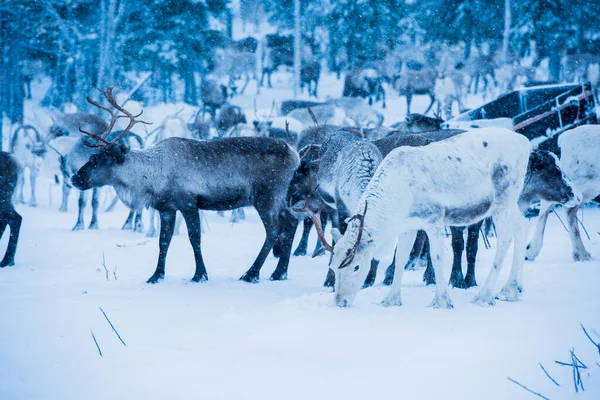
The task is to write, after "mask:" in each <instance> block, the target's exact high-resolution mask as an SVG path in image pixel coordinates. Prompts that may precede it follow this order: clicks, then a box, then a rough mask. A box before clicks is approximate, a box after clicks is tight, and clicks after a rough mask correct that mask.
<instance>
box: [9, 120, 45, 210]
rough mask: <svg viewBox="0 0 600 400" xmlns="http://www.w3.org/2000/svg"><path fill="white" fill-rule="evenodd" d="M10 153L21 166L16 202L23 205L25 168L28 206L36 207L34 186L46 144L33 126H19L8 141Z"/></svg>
mask: <svg viewBox="0 0 600 400" xmlns="http://www.w3.org/2000/svg"><path fill="white" fill-rule="evenodd" d="M10 152H11V153H12V154H13V156H14V157H15V158H16V159H17V160H19V163H20V164H21V165H22V166H23V169H21V174H19V180H18V184H17V189H16V192H17V201H18V202H19V203H25V198H24V196H23V187H24V185H25V176H24V173H23V172H24V169H25V168H26V169H28V170H29V186H30V190H31V197H30V198H29V205H30V206H32V207H36V206H37V200H36V197H35V185H36V181H37V177H38V175H39V172H40V166H41V164H42V161H43V159H44V157H45V155H46V152H47V148H46V143H45V141H44V139H43V138H42V136H41V135H40V133H39V132H38V130H37V129H36V128H35V127H34V126H33V125H23V124H19V125H18V127H17V129H16V130H15V132H14V133H13V135H12V137H11V140H10Z"/></svg>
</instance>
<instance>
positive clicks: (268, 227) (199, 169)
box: [72, 88, 299, 283]
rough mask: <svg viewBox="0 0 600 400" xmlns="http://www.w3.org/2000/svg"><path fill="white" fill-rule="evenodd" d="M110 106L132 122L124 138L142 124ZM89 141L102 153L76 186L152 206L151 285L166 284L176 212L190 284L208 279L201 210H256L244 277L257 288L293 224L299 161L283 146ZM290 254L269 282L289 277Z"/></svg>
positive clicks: (238, 141)
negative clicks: (260, 237) (156, 233)
mask: <svg viewBox="0 0 600 400" xmlns="http://www.w3.org/2000/svg"><path fill="white" fill-rule="evenodd" d="M111 92H112V90H111V88H109V89H108V90H107V91H106V92H105V95H106V96H107V99H108V98H110V96H111ZM90 100H91V99H88V101H90ZM111 105H113V106H114V107H115V108H116V109H117V110H119V111H120V112H122V113H123V114H125V115H127V117H129V118H130V123H129V125H128V128H127V129H125V133H126V132H127V131H128V130H129V129H131V127H132V126H133V125H135V124H136V123H138V122H142V121H138V120H136V119H135V118H136V117H137V116H133V115H131V114H130V113H129V112H127V111H126V110H124V109H123V108H122V107H119V105H118V104H116V103H114V102H111ZM90 136H91V137H92V138H93V139H94V140H96V143H94V144H92V145H94V146H99V147H102V149H101V150H100V153H98V154H96V155H94V156H93V157H92V158H91V159H90V161H89V162H88V163H87V164H85V165H84V166H83V167H82V168H81V169H80V170H79V171H78V172H77V173H76V174H75V175H74V176H73V178H72V182H73V185H74V186H75V187H77V188H79V189H80V190H87V189H90V188H92V187H100V186H104V185H111V186H113V187H114V188H115V190H116V192H117V194H118V196H119V198H121V200H122V201H123V202H124V203H125V204H127V205H129V206H130V207H145V206H150V207H152V208H155V209H157V210H158V211H159V213H160V220H161V227H160V240H159V257H158V265H157V267H156V271H155V272H154V274H153V275H152V276H151V277H150V279H148V283H156V282H159V281H160V280H162V279H163V278H164V274H165V261H166V256H167V251H168V249H169V245H170V242H171V238H172V236H173V230H174V227H175V226H174V225H175V213H176V212H177V211H181V213H182V214H183V216H184V218H185V220H186V225H187V228H188V235H189V239H190V243H191V245H192V247H193V250H194V256H195V259H196V271H195V273H194V276H193V278H192V281H194V282H202V281H206V280H207V279H208V275H207V273H206V268H205V266H204V261H203V259H202V252H201V249H200V231H201V229H200V219H199V215H198V209H203V210H217V211H218V210H231V209H235V208H239V207H244V206H254V207H255V208H256V210H257V211H258V214H259V216H260V218H261V220H262V221H263V224H264V227H265V233H266V238H265V242H264V244H263V246H262V248H261V250H260V253H259V254H258V256H257V258H256V260H255V262H254V264H253V265H252V267H250V269H249V270H248V271H247V272H246V273H245V274H244V275H243V276H242V277H241V279H242V280H244V281H247V282H252V283H255V282H258V279H259V273H260V269H261V267H262V265H263V263H264V261H265V259H266V257H267V255H268V254H269V252H270V251H271V248H272V247H273V244H274V243H275V241H276V240H277V238H278V236H279V235H280V233H281V232H287V231H289V228H288V229H286V224H289V223H292V224H293V223H295V218H294V217H293V216H292V215H291V214H290V213H289V211H288V210H287V207H286V204H285V196H286V191H287V188H288V185H289V183H290V180H291V179H292V175H293V174H294V170H295V169H296V168H297V166H298V163H299V157H298V153H297V152H296V151H295V150H294V149H293V148H292V147H291V146H289V145H288V144H287V143H285V142H283V141H280V140H275V139H271V138H227V139H218V140H213V141H196V140H189V139H182V138H169V139H165V140H163V141H162V142H160V143H157V144H156V145H155V146H152V147H150V148H148V149H145V150H140V151H129V150H128V149H127V148H126V147H124V146H121V145H119V144H114V143H115V141H107V140H106V135H104V136H98V135H91V134H90ZM119 136H121V135H119ZM117 138H119V137H117ZM286 243H287V241H286ZM290 251H291V244H290V245H286V247H285V248H284V249H282V257H281V258H280V259H279V264H278V265H277V269H276V270H275V271H274V272H273V274H272V275H271V279H272V280H281V279H286V278H287V267H288V265H287V264H288V262H289V255H290Z"/></svg>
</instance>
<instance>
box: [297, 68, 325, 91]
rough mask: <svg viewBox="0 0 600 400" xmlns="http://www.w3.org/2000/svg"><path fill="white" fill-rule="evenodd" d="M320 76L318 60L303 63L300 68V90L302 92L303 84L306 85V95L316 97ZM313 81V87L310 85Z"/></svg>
mask: <svg viewBox="0 0 600 400" xmlns="http://www.w3.org/2000/svg"><path fill="white" fill-rule="evenodd" d="M320 77H321V63H320V62H319V61H312V62H306V63H303V64H302V67H301V68H300V91H301V92H304V86H305V85H306V86H307V87H308V95H309V96H314V97H317V89H318V87H319V78H320ZM313 83H314V87H312V84H313ZM311 88H312V89H311Z"/></svg>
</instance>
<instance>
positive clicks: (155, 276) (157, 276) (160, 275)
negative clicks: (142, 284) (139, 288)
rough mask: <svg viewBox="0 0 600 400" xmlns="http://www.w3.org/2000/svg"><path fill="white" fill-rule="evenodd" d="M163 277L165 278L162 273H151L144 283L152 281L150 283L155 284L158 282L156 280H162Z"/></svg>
mask: <svg viewBox="0 0 600 400" xmlns="http://www.w3.org/2000/svg"><path fill="white" fill-rule="evenodd" d="M164 278H165V275H164V274H154V275H152V276H151V277H150V279H148V280H147V281H146V283H152V284H155V283H158V282H160V281H162V280H163V279H164Z"/></svg>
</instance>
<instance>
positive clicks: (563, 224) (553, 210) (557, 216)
mask: <svg viewBox="0 0 600 400" xmlns="http://www.w3.org/2000/svg"><path fill="white" fill-rule="evenodd" d="M552 212H553V213H554V215H556V218H558V220H559V221H560V223H561V224H562V226H563V228H565V231H567V232H569V229H568V228H567V226H566V225H565V223H564V222H563V220H562V219H561V218H560V217H559V215H558V213H557V212H556V210H555V209H554V208H553V209H552Z"/></svg>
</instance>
